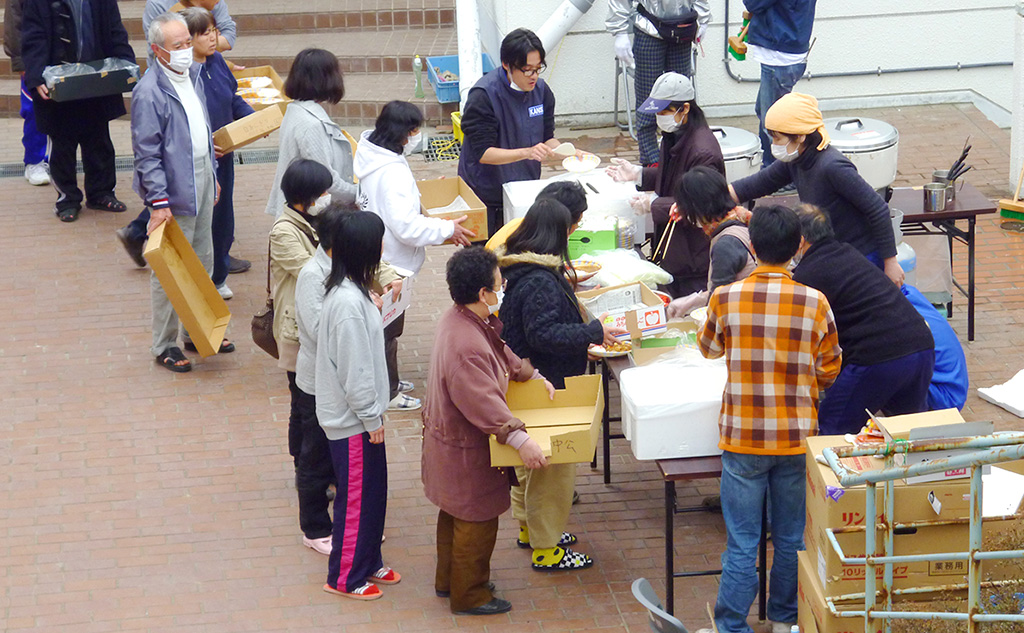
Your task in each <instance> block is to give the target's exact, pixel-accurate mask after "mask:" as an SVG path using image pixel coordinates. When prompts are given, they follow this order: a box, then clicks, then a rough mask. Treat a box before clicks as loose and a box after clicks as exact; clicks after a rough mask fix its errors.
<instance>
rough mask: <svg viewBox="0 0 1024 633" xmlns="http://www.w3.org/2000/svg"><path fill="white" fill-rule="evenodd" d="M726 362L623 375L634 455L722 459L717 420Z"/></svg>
mask: <svg viewBox="0 0 1024 633" xmlns="http://www.w3.org/2000/svg"><path fill="white" fill-rule="evenodd" d="M726 374H727V372H726V368H725V361H708V362H707V363H706V364H701V365H685V364H681V363H672V362H667V363H654V364H652V365H646V366H643V367H633V368H630V369H627V370H625V371H623V372H622V374H621V377H620V379H619V386H620V388H621V391H622V428H623V433H624V434H625V435H626V439H627V440H629V446H630V448H631V449H632V450H633V456H634V457H636V458H637V459H640V460H645V459H672V458H676V457H705V456H708V455H721V454H722V451H721V449H719V448H718V417H719V413H720V412H721V410H722V392H723V391H724V390H725V382H726Z"/></svg>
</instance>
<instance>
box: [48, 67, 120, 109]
mask: <svg viewBox="0 0 1024 633" xmlns="http://www.w3.org/2000/svg"><path fill="white" fill-rule="evenodd" d="M103 62H104V60H102V59H100V60H97V61H94V62H88V63H85V64H84V65H85V66H92V67H93V68H94V69H95V70H96V72H95V74H88V75H73V76H71V77H61V78H59V79H57V80H56V81H55V82H54V84H53V86H52V87H51V88H49V90H50V98H51V99H53V100H54V101H77V100H79V99H91V98H94V97H105V96H108V95H119V94H121V93H123V92H131V91H132V90H134V89H135V84H136V83H137V81H138V80H136V79H135V77H134V76H132V73H131V71H129V70H128V69H120V70H111V71H101V70H100V68H102V66H103ZM66 65H69V66H70V65H71V64H66Z"/></svg>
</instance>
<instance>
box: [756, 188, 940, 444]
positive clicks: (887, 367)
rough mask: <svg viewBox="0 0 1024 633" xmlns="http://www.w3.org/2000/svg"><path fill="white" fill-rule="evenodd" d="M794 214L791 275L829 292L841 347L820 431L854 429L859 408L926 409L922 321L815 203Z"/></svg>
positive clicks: (860, 420)
mask: <svg viewBox="0 0 1024 633" xmlns="http://www.w3.org/2000/svg"><path fill="white" fill-rule="evenodd" d="M797 214H798V215H799V216H800V228H801V232H802V234H803V239H802V241H801V243H800V250H799V251H798V252H797V260H799V263H798V264H797V267H796V268H795V269H794V270H793V279H794V280H796V281H798V282H800V283H802V284H806V285H808V286H810V287H812V288H815V289H817V290H820V291H821V293H822V294H824V295H825V298H827V299H828V302H829V305H831V306H832V313H833V314H834V315H835V318H836V327H837V328H838V329H839V344H840V345H841V346H842V348H843V371H842V372H841V373H840V374H839V378H837V379H836V381H835V382H834V383H833V384H832V386H831V387H829V388H828V389H827V390H826V391H825V395H824V398H823V399H822V401H821V407H819V409H818V430H819V431H820V432H821V434H822V435H843V434H845V433H853V434H856V433H858V432H859V431H860V429H861V427H862V426H864V424H865V423H866V422H867V421H868V414H867V412H866V411H865V409H867V410H870V411H872V412H875V411H882V412H884V413H885V414H886V415H903V414H906V413H920V412H921V411H927V410H928V385H929V384H930V383H931V380H932V369H933V367H934V366H935V343H934V341H933V340H932V334H931V331H930V330H929V328H928V324H927V323H926V322H925V320H924V318H923V317H922V316H921V315H920V314H919V313H918V311H917V310H916V309H915V308H914V306H913V305H911V303H910V302H909V301H908V300H907V298H906V297H905V296H903V293H902V292H900V289H899V288H897V287H896V286H895V285H893V284H891V283H889V282H888V278H887V277H886V276H885V274H884V273H882V271H880V270H878V267H877V266H874V265H873V264H871V262H869V261H868V260H867V259H865V258H864V256H863V255H861V254H860V253H859V252H857V249H855V248H854V247H853V246H851V245H849V244H843V243H842V242H837V241H836V240H835V234H834V233H833V231H832V224H831V222H829V219H828V216H827V215H825V214H824V213H823V212H822V211H821V210H820V209H818V208H817V207H814V206H812V205H809V204H805V205H801V206H800V207H799V208H798V210H797ZM754 217H757V214H756V213H755V214H754Z"/></svg>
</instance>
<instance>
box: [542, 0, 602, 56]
mask: <svg viewBox="0 0 1024 633" xmlns="http://www.w3.org/2000/svg"><path fill="white" fill-rule="evenodd" d="M592 6H594V0H563V2H562V4H560V5H558V8H557V9H555V12H554V13H552V14H551V16H550V17H549V18H548V19H547V20H546V21H545V22H544V24H543V25H541V27H540V28H539V29H537V37H539V38H540V42H541V44H543V45H544V51H545V52H547V53H550V52H551V51H553V50H554V49H555V47H556V46H557V45H558V43H559V42H561V41H562V38H563V37H565V35H566V33H568V32H569V29H571V28H572V27H573V26H575V25H576V22H578V21H579V19H580V18H581V17H583V14H584V13H586V12H587V11H589V10H590V7H592Z"/></svg>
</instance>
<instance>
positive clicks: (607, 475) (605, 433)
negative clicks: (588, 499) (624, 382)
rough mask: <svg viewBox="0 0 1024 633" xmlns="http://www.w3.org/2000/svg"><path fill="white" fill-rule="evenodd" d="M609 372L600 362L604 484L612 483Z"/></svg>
mask: <svg viewBox="0 0 1024 633" xmlns="http://www.w3.org/2000/svg"><path fill="white" fill-rule="evenodd" d="M609 372H611V370H610V369H608V363H606V362H605V363H602V364H601V388H602V389H603V390H604V413H603V414H602V420H601V426H602V427H604V428H603V429H602V431H601V433H602V438H601V442H602V446H604V485H606V486H607V485H608V484H610V483H612V464H611V457H610V453H611V447H612V429H611V426H612V423H611V410H612V409H611V406H612V405H611V402H610V401H611V396H610V395H609V394H608V389H609V388H610V383H611V380H609V378H608V374H609Z"/></svg>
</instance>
